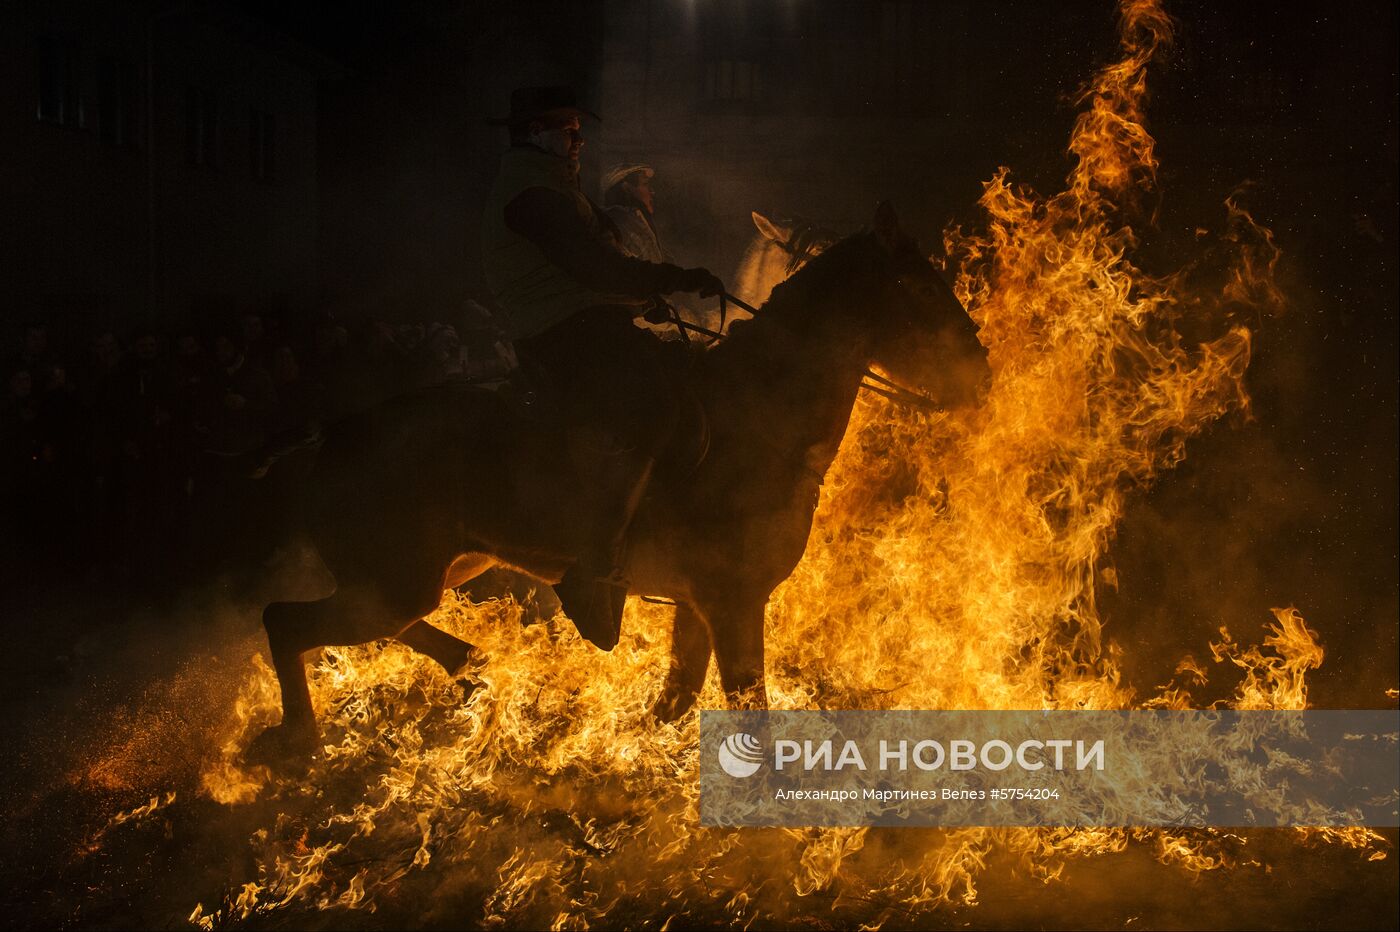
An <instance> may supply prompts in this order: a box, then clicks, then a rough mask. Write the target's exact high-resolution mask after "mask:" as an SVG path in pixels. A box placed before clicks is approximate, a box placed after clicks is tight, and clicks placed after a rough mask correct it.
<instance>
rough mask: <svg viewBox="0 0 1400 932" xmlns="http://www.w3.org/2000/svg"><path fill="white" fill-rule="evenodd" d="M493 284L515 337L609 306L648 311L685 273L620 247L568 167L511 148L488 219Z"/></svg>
mask: <svg viewBox="0 0 1400 932" xmlns="http://www.w3.org/2000/svg"><path fill="white" fill-rule="evenodd" d="M482 246H483V256H482V258H483V260H484V263H485V266H486V269H485V271H486V281H487V284H488V285H489V286H490V288H491V292H492V295H493V296H494V297H495V299H496V303H497V304H498V306H499V309H500V314H501V319H500V323H501V327H502V329H503V330H504V331H505V333H506V335H507V336H508V337H509V338H511V339H512V340H514V339H519V338H521V337H528V336H534V335H535V334H538V333H541V332H543V331H545V330H548V329H549V328H551V327H553V326H554V325H555V324H557V323H560V322H562V321H564V320H566V319H568V318H570V317H572V316H573V315H575V314H577V313H578V312H579V311H582V310H585V309H587V308H591V307H599V306H604V305H611V306H624V307H631V308H635V309H636V312H637V313H641V312H642V310H643V309H644V308H646V307H647V306H648V305H649V303H650V299H651V297H652V296H653V295H657V294H665V293H668V292H671V291H675V290H676V289H677V287H678V285H679V278H680V277H681V276H684V275H685V274H686V273H685V271H684V270H683V269H680V268H678V267H677V266H674V265H671V264H669V263H657V262H645V261H642V260H640V259H635V258H632V257H631V256H628V255H625V254H624V253H623V252H622V251H621V250H619V249H618V245H617V232H616V230H615V229H614V227H613V225H612V223H611V222H610V221H609V220H608V219H607V217H606V216H605V215H604V214H603V212H602V210H601V209H600V208H599V207H598V206H597V205H595V204H594V203H593V202H592V201H590V200H589V199H588V198H587V197H585V196H584V195H583V193H582V192H580V191H579V188H578V184H577V182H576V180H575V179H574V177H573V174H572V172H570V170H569V163H568V162H567V161H565V160H564V159H560V158H558V157H556V156H553V155H551V154H549V153H547V152H544V151H542V150H539V149H536V148H533V147H530V146H518V147H513V148H511V149H509V150H508V151H507V152H506V153H505V155H504V156H502V159H501V170H500V173H499V175H498V176H497V178H496V183H495V185H494V186H493V187H492V189H491V193H490V195H489V196H488V198H487V203H486V210H485V212H484V214H483V217H482Z"/></svg>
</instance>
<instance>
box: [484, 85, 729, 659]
mask: <svg viewBox="0 0 1400 932" xmlns="http://www.w3.org/2000/svg"><path fill="white" fill-rule="evenodd" d="M585 115H586V116H591V117H593V118H594V119H597V117H596V116H595V115H594V114H592V113H589V112H588V111H587V110H584V109H582V108H581V107H579V106H578V103H577V98H576V97H575V95H574V93H573V92H572V91H571V90H570V89H568V88H562V87H527V88H520V89H518V90H516V91H514V92H512V94H511V98H510V116H508V117H506V118H505V119H502V120H496V121H493V122H495V123H497V124H498V125H505V126H507V127H508V128H509V131H510V143H511V147H510V149H509V150H507V151H506V152H505V153H504V154H503V155H502V157H501V168H500V172H499V173H498V175H497V177H496V181H495V184H494V186H493V187H492V190H491V193H490V195H489V197H488V199H487V203H486V209H485V213H484V215H483V218H482V241H483V254H484V260H485V266H486V280H487V284H488V285H489V286H490V288H491V292H492V294H493V295H494V297H495V299H496V303H497V304H498V305H499V308H500V316H501V321H502V324H503V327H504V329H505V331H506V335H507V336H508V337H510V338H511V339H512V340H513V341H515V346H516V350H517V353H518V354H519V355H520V356H521V357H522V358H527V359H530V360H533V361H534V363H535V364H537V365H539V366H541V367H542V368H543V369H544V370H545V372H547V373H548V376H549V378H550V380H551V381H552V383H553V385H554V387H555V388H556V389H557V390H558V393H559V395H560V397H561V399H562V401H563V404H564V406H565V409H566V414H567V416H568V417H569V423H570V424H571V425H576V429H575V430H573V431H571V440H572V441H573V446H574V447H575V450H574V451H573V452H574V455H575V457H576V459H582V460H584V461H586V464H585V465H583V468H582V471H583V472H585V473H593V476H592V481H591V482H590V483H588V484H589V485H590V486H591V487H592V490H593V493H592V495H591V500H590V501H588V502H587V503H586V511H585V522H584V523H585V529H584V537H583V540H582V542H581V545H580V552H579V553H578V558H577V561H576V562H575V563H574V564H573V566H572V567H571V568H570V569H569V570H568V572H567V573H565V575H564V577H563V579H562V580H561V581H560V582H559V583H558V584H557V585H556V586H555V587H554V588H555V591H556V592H557V593H558V595H559V601H560V602H561V603H562V605H563V607H564V611H565V613H566V614H567V615H568V616H569V618H570V619H572V620H573V622H574V624H575V625H577V626H578V629H579V633H580V634H582V635H583V636H584V637H585V638H587V639H588V640H589V641H591V642H593V643H594V644H596V645H598V646H599V647H601V648H603V649H604V650H611V649H612V647H613V646H614V645H615V644H616V643H617V640H618V636H619V633H620V630H621V625H622V609H623V605H624V603H625V601H626V597H627V588H628V583H627V581H626V580H625V578H624V577H623V574H622V569H621V567H622V562H623V543H624V540H625V536H626V533H627V528H628V525H629V524H630V523H631V520H632V516H633V514H634V513H635V512H636V509H637V505H638V504H639V503H640V502H641V499H642V495H643V493H644V492H645V490H646V485H647V482H648V480H649V479H650V476H651V471H652V467H653V466H654V464H655V462H656V457H657V455H658V453H659V452H660V451H661V449H662V447H663V446H664V444H665V443H666V441H667V440H668V439H669V436H670V434H671V432H672V429H673V426H674V421H675V417H676V401H675V393H674V389H673V388H672V386H671V384H670V379H669V376H668V373H667V370H666V362H665V359H664V357H663V355H662V354H661V353H660V352H659V349H660V346H661V344H660V341H659V340H657V339H656V338H655V337H653V336H652V335H651V334H650V333H649V332H648V331H646V330H644V329H642V328H640V327H637V326H635V325H634V323H633V321H634V319H635V318H636V317H638V316H640V315H642V314H645V313H646V311H647V310H648V309H649V307H650V306H651V302H652V299H653V298H654V297H655V296H656V295H661V294H670V293H672V292H695V293H698V294H700V295H701V296H702V297H704V296H709V295H717V294H720V293H721V292H722V291H723V290H724V285H723V283H722V282H721V281H720V280H719V279H718V278H716V277H715V276H714V275H712V274H711V273H710V272H709V271H707V270H706V269H701V268H694V269H683V268H680V267H679V266H675V265H671V264H669V263H660V262H646V261H643V260H641V259H635V258H632V257H629V256H627V255H625V254H624V253H622V252H621V251H620V250H619V249H618V246H617V241H616V237H615V231H614V229H613V226H612V224H611V223H610V222H609V220H608V219H607V217H606V215H605V214H604V213H603V211H602V209H601V208H600V207H598V205H596V204H594V203H593V202H592V201H591V200H589V199H588V198H587V197H586V196H585V195H584V194H583V193H582V192H581V191H580V190H579V181H578V171H579V152H580V150H581V149H582V148H583V135H582V131H581V129H580V126H579V118H580V117H581V116H585ZM579 447H583V448H585V452H582V453H580V451H579V449H578V448H579Z"/></svg>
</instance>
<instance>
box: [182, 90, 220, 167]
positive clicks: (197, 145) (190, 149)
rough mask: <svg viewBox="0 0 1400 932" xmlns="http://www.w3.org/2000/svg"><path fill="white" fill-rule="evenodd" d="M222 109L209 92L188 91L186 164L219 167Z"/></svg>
mask: <svg viewBox="0 0 1400 932" xmlns="http://www.w3.org/2000/svg"><path fill="white" fill-rule="evenodd" d="M218 140H219V106H218V101H217V100H216V99H215V97H214V93H213V92H212V91H210V90H207V89H205V88H200V87H191V88H188V89H187V91H186V95H185V161H187V162H189V164H191V165H197V166H202V167H209V168H212V167H214V166H216V165H217V164H218V158H217V156H218Z"/></svg>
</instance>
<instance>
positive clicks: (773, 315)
mask: <svg viewBox="0 0 1400 932" xmlns="http://www.w3.org/2000/svg"><path fill="white" fill-rule="evenodd" d="M872 242H873V241H872V237H871V234H869V233H856V234H854V235H852V236H848V237H846V238H845V239H843V240H841V241H840V242H838V243H836V244H835V245H834V246H832V247H831V248H829V249H827V250H826V251H825V252H823V253H822V254H821V255H819V256H816V257H814V258H813V259H812V260H811V261H809V262H808V263H807V264H806V265H804V266H802V268H800V269H798V270H797V271H796V272H794V273H793V274H792V276H791V277H789V278H788V279H787V280H786V281H783V282H781V283H780V284H778V286H777V287H775V288H774V289H773V293H772V295H771V296H770V297H769V298H768V300H767V301H766V302H764V304H763V305H762V306H761V307H760V308H759V309H758V310H759V313H758V315H757V316H756V317H755V318H753V319H752V320H737V321H735V322H734V323H733V324H731V325H730V326H729V329H728V338H727V339H725V340H724V341H722V342H721V343H719V344H718V345H716V346H715V347H714V349H712V350H710V352H708V353H707V354H706V356H707V357H709V361H710V362H711V363H712V364H716V365H721V366H723V365H726V364H728V363H730V362H732V361H733V360H735V359H740V358H743V359H747V358H748V357H750V356H752V355H754V354H755V353H767V352H768V350H769V346H768V345H769V344H770V343H771V342H772V341H773V340H775V339H786V337H785V336H783V334H782V331H784V330H796V331H798V332H802V331H804V330H807V329H809V327H810V321H811V320H812V319H813V317H814V315H816V314H818V313H820V311H819V308H820V307H821V306H822V305H823V303H824V302H828V301H830V300H831V299H832V298H840V297H841V296H843V295H845V294H848V293H850V292H853V291H856V290H858V289H859V287H860V285H861V284H862V281H861V280H862V279H863V278H864V277H865V276H864V275H862V274H860V273H861V272H863V271H865V270H866V269H868V268H869V267H870V263H869V261H868V257H869V255H870V250H871V246H872Z"/></svg>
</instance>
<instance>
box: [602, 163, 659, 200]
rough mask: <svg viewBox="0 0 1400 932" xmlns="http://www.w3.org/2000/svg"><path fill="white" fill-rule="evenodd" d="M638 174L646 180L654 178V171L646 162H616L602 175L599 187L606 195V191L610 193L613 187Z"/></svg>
mask: <svg viewBox="0 0 1400 932" xmlns="http://www.w3.org/2000/svg"><path fill="white" fill-rule="evenodd" d="M638 173H641V174H644V175H646V176H647V177H648V178H655V177H656V169H654V168H652V167H651V166H650V165H648V164H647V163H646V162H618V163H617V164H616V165H614V166H613V167H612V168H609V169H608V170H607V171H606V172H604V173H603V181H602V185H601V187H602V189H603V193H604V194H606V193H607V192H608V191H611V190H612V189H613V187H614V186H616V185H618V184H620V183H621V182H623V181H626V180H627V179H628V178H630V177H632V176H633V175H635V174H638Z"/></svg>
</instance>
